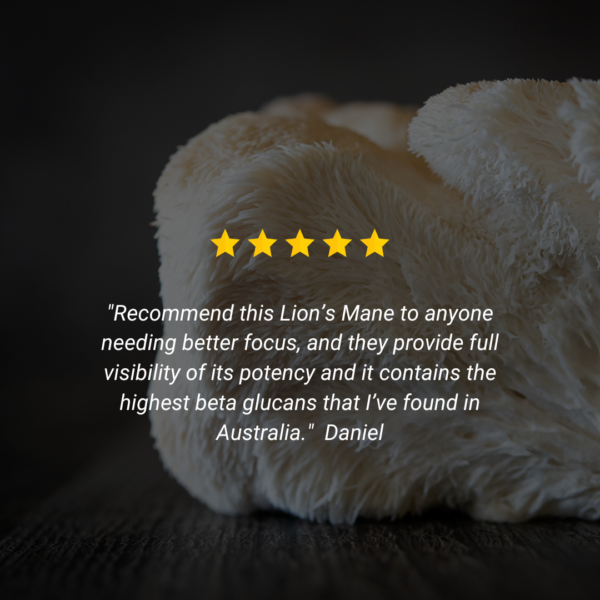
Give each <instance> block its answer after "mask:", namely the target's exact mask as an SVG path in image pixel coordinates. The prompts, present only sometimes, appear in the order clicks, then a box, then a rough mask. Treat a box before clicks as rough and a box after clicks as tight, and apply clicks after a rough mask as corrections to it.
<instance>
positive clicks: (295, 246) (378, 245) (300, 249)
mask: <svg viewBox="0 0 600 600" xmlns="http://www.w3.org/2000/svg"><path fill="white" fill-rule="evenodd" d="M239 241H240V240H239V239H235V238H230V237H229V234H228V233H227V229H225V230H224V231H223V235H222V236H221V237H220V238H215V239H212V240H211V242H212V243H213V244H215V245H216V246H217V256H221V254H230V255H231V256H235V254H234V251H233V247H234V246H235V245H236V244H237V243H238V242H239ZM248 241H249V242H250V243H251V244H252V245H253V246H254V256H258V255H259V254H266V255H267V256H273V255H272V254H271V246H273V244H274V243H275V242H276V241H277V240H275V239H272V238H268V237H267V236H266V234H265V232H264V229H261V231H260V235H259V236H258V237H256V238H250V239H249V240H248ZM285 241H286V242H287V243H288V244H289V245H290V246H291V247H292V253H291V255H290V256H296V254H304V255H305V256H310V254H309V253H308V247H309V246H310V245H311V244H312V243H313V242H314V241H315V240H313V239H309V238H305V237H304V235H303V233H302V230H301V229H299V230H298V235H296V237H295V238H288V239H286V240H285ZM323 241H324V242H325V243H326V244H327V245H328V246H329V254H328V255H327V256H333V255H334V254H341V255H342V256H346V246H347V245H348V244H349V243H350V242H351V241H352V240H351V239H347V238H343V237H342V236H341V235H340V232H339V230H338V229H336V230H335V234H334V235H333V237H331V238H327V239H324V240H323ZM360 241H361V242H362V243H363V244H364V245H365V246H366V247H367V253H366V254H365V256H370V255H371V254H379V255H380V256H383V247H384V246H385V245H386V244H387V243H388V242H389V240H386V239H383V238H380V237H379V236H378V235H377V231H375V229H373V233H372V234H371V237H370V238H365V239H361V240H360Z"/></svg>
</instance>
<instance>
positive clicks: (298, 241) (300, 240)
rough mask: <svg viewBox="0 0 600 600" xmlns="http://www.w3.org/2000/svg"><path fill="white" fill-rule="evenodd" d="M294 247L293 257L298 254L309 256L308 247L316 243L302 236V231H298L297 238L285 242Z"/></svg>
mask: <svg viewBox="0 0 600 600" xmlns="http://www.w3.org/2000/svg"><path fill="white" fill-rule="evenodd" d="M285 241H286V242H287V243H288V244H289V245H290V246H291V247H292V256H295V255H296V254H298V253H300V254H306V256H308V247H309V246H310V245H311V244H312V243H313V242H314V241H315V240H309V239H308V238H305V237H304V236H303V235H302V229H298V235H297V236H296V237H295V238H290V239H289V240H285Z"/></svg>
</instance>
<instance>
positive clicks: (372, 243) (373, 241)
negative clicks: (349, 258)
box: [360, 229, 390, 256]
mask: <svg viewBox="0 0 600 600" xmlns="http://www.w3.org/2000/svg"><path fill="white" fill-rule="evenodd" d="M360 241H361V242H362V243H363V244H364V245H365V246H366V247H367V253H366V254H365V256H369V254H373V253H374V252H375V253H376V254H381V256H383V247H384V246H385V245H386V244H387V243H388V242H389V241H390V240H384V239H383V238H380V237H379V236H378V235H377V232H376V231H375V230H374V229H373V235H372V236H371V237H370V238H367V239H364V240H360Z"/></svg>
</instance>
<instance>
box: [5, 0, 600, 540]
mask: <svg viewBox="0 0 600 600" xmlns="http://www.w3.org/2000/svg"><path fill="white" fill-rule="evenodd" d="M2 22H3V24H2V26H1V27H2V29H3V31H2V53H1V58H0V60H1V67H2V68H1V74H2V76H1V81H0V88H1V90H2V91H1V93H0V115H1V116H0V119H1V125H0V126H1V134H0V153H1V157H0V158H1V162H0V165H1V169H2V173H1V178H0V195H1V198H2V209H3V210H2V219H1V221H0V222H1V225H2V259H3V265H4V266H3V277H2V291H3V294H2V302H3V315H4V327H3V335H2V339H3V342H4V343H3V345H4V347H5V352H4V359H2V362H3V367H2V373H3V375H4V381H5V385H4V394H3V395H2V418H1V420H0V467H1V469H2V470H1V472H0V473H1V478H2V485H3V486H4V487H5V490H6V491H5V492H4V493H3V494H2V495H1V496H0V508H2V513H1V515H0V535H2V534H7V533H10V532H11V531H13V529H14V528H15V527H16V526H17V525H18V524H19V523H21V522H23V520H24V519H25V518H26V517H27V516H28V515H29V514H31V513H32V512H33V511H35V509H36V507H38V506H40V505H41V503H42V502H43V501H44V500H45V499H46V498H47V497H48V496H49V495H50V494H51V493H52V492H54V491H55V490H57V489H58V488H59V487H60V486H61V485H62V484H63V483H64V482H66V481H67V480H68V479H69V478H70V477H72V476H73V474H74V473H77V472H78V471H79V470H81V469H82V468H83V467H84V465H85V464H86V463H87V462H88V461H89V460H91V458H92V457H93V456H95V455H96V454H97V453H98V452H99V451H100V450H101V449H102V448H103V447H104V446H105V445H106V444H108V443H110V442H111V440H113V438H115V437H116V436H117V435H118V434H119V433H120V432H121V433H122V432H123V431H124V430H126V429H127V428H128V427H130V426H132V424H133V421H135V422H136V423H137V422H141V423H143V427H147V417H134V416H130V415H129V416H128V415H124V414H122V413H119V411H118V401H119V398H120V392H121V391H122V390H123V386H122V385H119V386H117V385H116V384H113V385H110V384H107V383H106V382H104V381H103V370H102V367H103V366H104V365H105V364H106V365H109V364H112V363H113V362H114V357H106V356H103V355H102V354H101V352H100V351H99V348H100V342H101V338H102V336H103V335H123V336H127V337H129V336H137V335H141V334H143V333H145V332H146V331H148V330H150V331H151V332H152V333H155V334H159V333H160V329H156V327H155V328H154V329H152V327H150V328H148V327H144V328H142V329H136V327H135V326H134V325H132V324H129V325H127V327H126V329H125V328H124V327H123V326H120V327H115V325H114V324H113V323H112V322H111V320H110V313H109V311H108V304H109V303H112V302H114V303H122V304H126V305H128V306H133V307H143V306H144V307H153V306H160V298H159V282H158V276H157V269H158V255H157V251H156V246H155V240H154V237H153V236H154V229H153V228H152V227H151V226H150V223H151V221H152V220H153V213H152V202H153V201H152V192H153V189H154V185H155V182H156V180H157V178H158V176H159V175H160V172H161V170H162V168H163V166H164V165H165V163H166V161H167V160H168V158H169V156H170V155H171V154H172V153H173V152H174V151H175V149H176V148H177V146H178V145H180V144H184V143H185V142H186V141H187V140H188V139H189V138H190V137H192V136H194V135H196V134H197V133H199V132H200V131H202V130H203V129H204V128H206V127H207V126H208V125H209V124H210V123H212V122H215V121H217V120H219V119H221V118H223V117H225V116H226V115H228V114H232V113H236V112H239V111H245V110H256V109H258V108H259V107H260V106H261V105H262V104H263V103H265V102H267V101H269V100H271V99H273V98H274V97H277V96H282V95H290V94H296V93H299V92H306V91H311V92H321V93H325V94H328V95H330V96H332V97H333V98H334V99H336V100H339V101H352V100H388V101H392V102H397V103H409V104H416V105H420V104H422V103H423V102H424V101H425V100H427V98H428V97H430V96H431V95H433V94H436V93H439V92H441V91H443V90H444V89H445V88H447V87H449V86H452V85H455V84H457V83H468V82H471V81H477V80H482V79H488V80H489V79H506V78H543V79H555V80H560V81H565V80H567V79H568V78H570V77H573V76H577V77H584V78H592V79H599V78H600V49H599V48H600V46H599V45H598V40H599V37H598V35H599V34H598V31H599V26H600V3H598V2H595V3H591V2H590V3H578V2H570V3H566V4H565V3H561V4H558V3H552V4H551V3H540V4H539V5H535V4H531V3H525V2H519V3H514V4H509V3H506V2H501V3H494V2H491V3H489V2H485V3H484V2H481V3H479V4H477V5H468V6H464V5H463V6H459V5H457V4H456V3H452V2H437V3H431V2H428V3H425V2H415V3H406V2H394V3H388V4H381V3H373V2H364V3H360V4H352V5H351V4H349V3H341V2H339V3H326V2H319V3H305V2H300V3H282V2H279V3H245V4H243V5H236V4H232V3H227V2H224V3H220V4H215V3H203V2H198V3H196V4H195V5H194V7H193V8H190V7H189V6H183V5H178V4H176V3H164V4H163V5H162V6H160V8H159V9H150V8H149V6H148V5H146V6H145V7H144V8H143V9H142V8H140V9H130V8H120V9H117V10H113V11H109V9H108V8H107V7H106V6H105V5H104V4H101V3H97V4H93V5H92V4H86V6H85V8H84V9H82V8H75V7H68V6H64V7H58V6H56V5H46V6H45V7H43V6H39V7H36V6H35V5H27V6H26V7H24V8H23V9H22V12H21V14H16V13H15V12H13V13H10V14H6V13H5V14H4V18H3V19H2ZM139 358H141V360H143V361H144V362H146V361H151V360H152V355H150V356H148V355H144V356H142V357H139ZM128 360H131V362H134V361H136V360H138V357H128ZM131 391H133V392H140V393H143V392H144V386H143V385H142V386H138V385H133V386H132V387H131Z"/></svg>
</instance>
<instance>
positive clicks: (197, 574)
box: [0, 426, 600, 600]
mask: <svg viewBox="0 0 600 600" xmlns="http://www.w3.org/2000/svg"><path fill="white" fill-rule="evenodd" d="M598 567H600V526H599V525H598V524H596V523H587V522H582V521H575V520H543V521H535V522H532V523H524V524H518V525H505V524H494V523H478V522H475V521H472V520H471V519H469V518H467V517H464V516H461V515H459V514H456V513H443V512H439V513H438V512H436V513H429V514H427V515H425V516H423V517H412V518H407V519H402V520H399V521H395V522H392V521H382V522H379V521H372V520H360V521H359V522H358V523H357V524H356V525H353V526H350V525H343V526H332V525H328V524H318V523H310V522H308V521H304V520H301V519H296V518H294V517H290V516H287V515H283V514H280V513H277V512H272V513H260V514H256V515H251V516H245V517H227V516H223V515H218V514H215V513H213V512H212V511H210V510H209V509H207V508H206V507H205V506H203V505H202V504H201V503H199V502H197V501H195V500H194V499H192V498H191V497H190V496H189V495H188V494H187V493H186V492H185V491H184V490H183V489H181V488H180V487H179V486H178V485H177V483H176V482H175V481H173V480H172V478H170V477H169V475H167V474H166V473H165V472H164V470H163V469H162V466H161V465H160V462H159V460H158V457H157V455H156V453H155V451H154V450H153V449H152V447H151V441H150V438H149V436H148V432H147V427H146V426H144V427H143V428H142V427H137V428H136V429H135V430H132V431H131V432H130V433H129V434H128V438H127V439H126V440H125V441H121V442H120V443H116V444H115V445H114V446H113V447H112V448H111V450H110V452H108V453H106V454H105V455H104V456H103V457H102V458H101V459H100V460H97V461H95V462H93V463H91V464H89V465H88V467H87V468H86V469H85V470H84V471H83V472H81V473H80V474H79V475H78V476H76V477H74V478H72V479H71V480H70V481H69V482H68V483H67V484H66V485H64V486H63V487H61V488H60V489H59V490H58V491H57V492H56V493H55V494H54V495H53V496H52V497H51V498H50V499H48V500H47V501H46V502H45V503H43V504H42V505H41V506H40V507H39V508H37V509H36V510H35V511H33V512H32V513H31V514H30V515H29V516H28V517H27V518H25V520H24V521H23V522H22V523H21V524H20V525H19V526H17V527H16V528H15V529H14V530H13V531H12V532H11V533H10V534H9V535H8V536H7V537H6V538H5V539H4V540H3V542H2V543H1V544H0V573H1V583H0V597H2V598H38V597H39V598H53V597H56V598H61V599H69V598H86V599H87V598H117V599H118V598H124V599H125V598H126V599H128V600H132V599H137V598H144V599H150V600H152V599H155V598H168V599H179V598H181V599H186V598H198V597H202V598H252V597H260V598H298V599H300V598H336V597H344V598H349V599H353V598H363V599H364V598H369V599H371V598H388V597H405V598H416V599H420V598H423V599H432V600H433V599H446V598H457V599H458V598H460V599H470V598H478V599H480V598H485V599H486V600H487V599H492V600H493V599H494V598H506V597H510V598H526V599H528V600H530V599H531V598H532V597H536V598H537V597H544V598H561V599H564V598H569V599H571V598H598V597H600V578H598V577H597V571H598Z"/></svg>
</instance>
